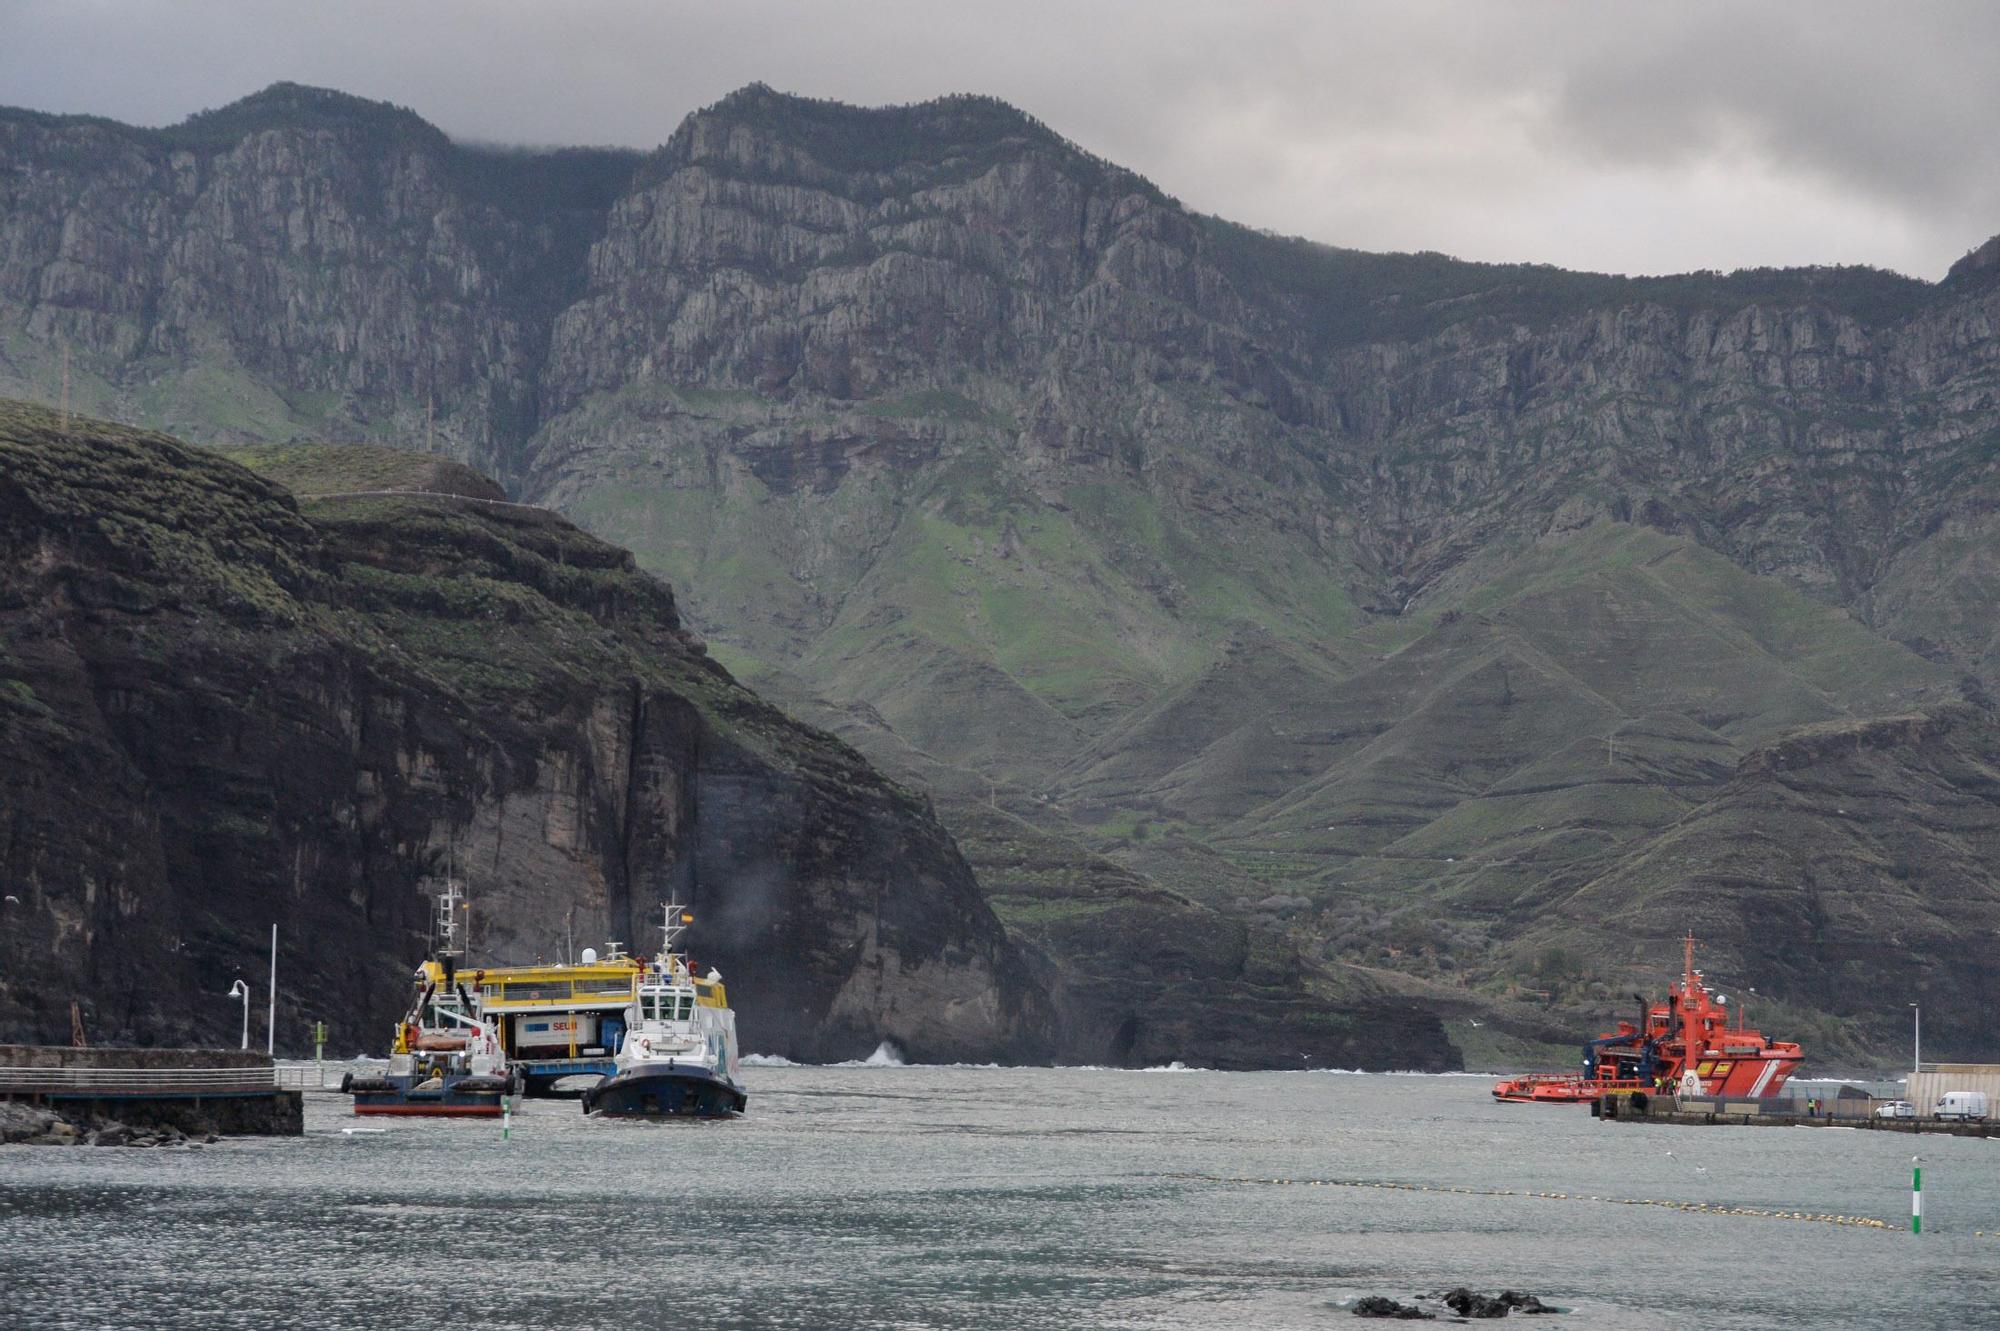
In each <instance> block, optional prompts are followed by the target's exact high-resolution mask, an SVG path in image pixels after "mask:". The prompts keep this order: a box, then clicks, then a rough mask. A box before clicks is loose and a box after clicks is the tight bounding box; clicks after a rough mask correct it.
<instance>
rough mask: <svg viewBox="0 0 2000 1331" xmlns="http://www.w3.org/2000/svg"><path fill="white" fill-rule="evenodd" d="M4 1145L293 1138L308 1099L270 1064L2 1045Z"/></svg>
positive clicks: (216, 1053) (233, 1057)
mask: <svg viewBox="0 0 2000 1331" xmlns="http://www.w3.org/2000/svg"><path fill="white" fill-rule="evenodd" d="M0 1102H3V1103H0V1107H3V1108H4V1109H5V1113H4V1121H0V1140H8V1141H35V1142H42V1143H48V1144H60V1143H63V1142H70V1141H75V1142H94V1143H96V1144H100V1145H125V1144H137V1143H145V1144H159V1143H163V1142H171V1141H179V1140H184V1139H187V1138H201V1139H207V1138H211V1137H224V1136H279V1137H296V1136H300V1135H301V1134H303V1133H304V1131H305V1113H304V1106H303V1102H302V1097H301V1095H300V1094H299V1092H297V1091H295V1090H281V1089H279V1087H278V1085H277V1076H276V1073H275V1071H274V1068H273V1064H272V1060H271V1058H270V1057H269V1056H268V1055H265V1054H255V1053H249V1052H245V1051H239V1050H233V1049H71V1048H63V1047H61V1046H55V1045H0Z"/></svg>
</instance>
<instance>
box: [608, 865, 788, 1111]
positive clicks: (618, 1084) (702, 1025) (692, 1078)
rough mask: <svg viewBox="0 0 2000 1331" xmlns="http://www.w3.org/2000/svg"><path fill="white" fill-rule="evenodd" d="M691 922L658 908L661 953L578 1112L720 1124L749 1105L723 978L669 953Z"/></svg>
mask: <svg viewBox="0 0 2000 1331" xmlns="http://www.w3.org/2000/svg"><path fill="white" fill-rule="evenodd" d="M693 921H694V917H693V916H692V915H689V914H687V913H686V912H685V911H684V910H683V909H682V908H681V907H680V906H678V905H669V906H667V907H665V918H664V920H663V921H662V923H661V926H660V934H661V938H660V952H659V955H658V956H656V957H654V958H653V959H652V960H651V961H650V962H649V963H647V964H646V967H645V970H644V973H643V974H642V976H641V977H640V980H639V985H638V992H637V994H636V995H635V997H634V999H633V1002H632V1006H631V1007H630V1008H628V1009H627V1010H626V1013H625V1022H624V1025H625V1030H624V1035H623V1039H622V1041H621V1043H620V1044H619V1046H618V1051H617V1054H616V1056H615V1058H614V1062H615V1064H616V1070H615V1071H614V1072H613V1073H612V1074H611V1075H610V1076H608V1077H606V1078H605V1079H604V1080H603V1081H601V1082H599V1083H598V1084H597V1085H595V1086H593V1087H591V1088H590V1089H589V1090H587V1091H585V1092H584V1093H583V1112H584V1113H586V1114H591V1115H597V1116H602V1117H609V1118H675V1117H696V1118H727V1117H730V1116H732V1115H735V1114H740V1113H742V1112H743V1110H744V1108H745V1107H746V1105H747V1104H748V1099H749V1097H748V1096H747V1095H745V1094H744V1091H743V1086H742V1083H741V1081H740V1080H739V1078H740V1077H741V1075H742V1073H741V1070H740V1067H739V1063H738V1056H737V1048H736V1014H735V1013H734V1012H732V1011H731V1010H730V1007H729V996H728V993H727V991H725V990H724V989H723V986H722V976H721V975H720V974H719V973H717V972H716V971H715V970H713V969H710V970H709V971H708V972H706V973H705V974H704V973H701V971H700V968H699V967H697V966H696V965H695V964H694V963H693V962H691V961H689V960H688V958H687V956H686V955H685V954H683V953H680V952H677V951H676V950H675V947H674V945H675V943H676V942H677V941H678V940H679V938H680V936H681V934H683V933H684V932H686V930H687V927H688V925H690V924H691V923H693Z"/></svg>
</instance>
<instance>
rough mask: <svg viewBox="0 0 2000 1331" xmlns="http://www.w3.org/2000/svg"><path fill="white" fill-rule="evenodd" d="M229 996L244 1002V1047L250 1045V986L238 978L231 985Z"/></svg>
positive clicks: (246, 1047)
mask: <svg viewBox="0 0 2000 1331" xmlns="http://www.w3.org/2000/svg"><path fill="white" fill-rule="evenodd" d="M229 996H230V997H231V998H234V999H238V1000H240V1001H241V1002H242V1004H243V1048H245V1049H248V1048H249V1047H250V986H249V985H247V984H245V983H243V981H241V980H238V981H237V982H236V983H235V984H232V985H230V986H229Z"/></svg>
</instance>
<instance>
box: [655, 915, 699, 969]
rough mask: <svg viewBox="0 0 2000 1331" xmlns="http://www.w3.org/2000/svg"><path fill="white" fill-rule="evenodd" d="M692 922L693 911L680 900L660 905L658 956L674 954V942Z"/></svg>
mask: <svg viewBox="0 0 2000 1331" xmlns="http://www.w3.org/2000/svg"><path fill="white" fill-rule="evenodd" d="M693 923H694V912H693V911H691V910H689V909H688V908H687V907H686V906H683V905H681V903H680V902H678V901H669V902H666V903H664V904H662V905H661V907H660V956H661V957H662V958H666V957H670V956H672V955H673V954H674V944H675V943H677V942H679V941H680V936H681V935H682V934H684V933H686V932H687V931H688V926H689V925H691V924H693Z"/></svg>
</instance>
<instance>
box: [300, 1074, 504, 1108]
mask: <svg viewBox="0 0 2000 1331" xmlns="http://www.w3.org/2000/svg"><path fill="white" fill-rule="evenodd" d="M467 1081H469V1082H473V1083H475V1084H474V1085H472V1086H469V1087H468V1086H464V1085H461V1084H459V1082H467ZM459 1082H453V1081H446V1082H445V1084H444V1086H443V1087H442V1088H441V1089H439V1088H430V1089H424V1090H419V1089H416V1084H415V1079H414V1078H405V1077H393V1076H392V1077H367V1078H357V1077H355V1076H353V1075H352V1074H351V1073H350V1074H349V1075H348V1076H347V1077H345V1078H343V1079H342V1081H341V1087H340V1088H341V1090H343V1091H345V1092H346V1093H347V1094H349V1095H352V1096H353V1097H354V1112H355V1113H357V1114H407V1115H412V1116H416V1117H428V1118H498V1117H500V1115H501V1112H502V1110H503V1109H504V1107H505V1102H506V1096H507V1088H508V1085H509V1083H507V1082H505V1081H499V1082H498V1084H495V1083H496V1079H495V1078H493V1077H483V1076H482V1077H468V1078H461V1079H459Z"/></svg>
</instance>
